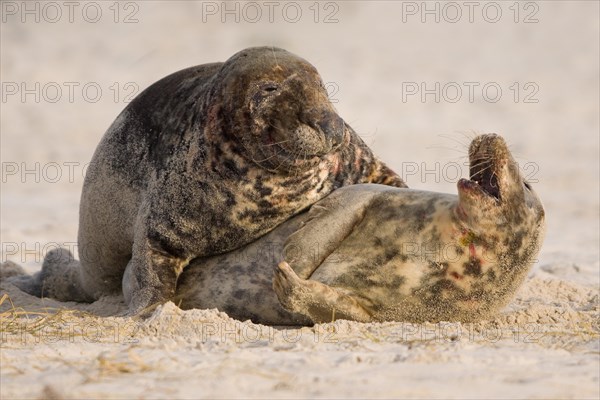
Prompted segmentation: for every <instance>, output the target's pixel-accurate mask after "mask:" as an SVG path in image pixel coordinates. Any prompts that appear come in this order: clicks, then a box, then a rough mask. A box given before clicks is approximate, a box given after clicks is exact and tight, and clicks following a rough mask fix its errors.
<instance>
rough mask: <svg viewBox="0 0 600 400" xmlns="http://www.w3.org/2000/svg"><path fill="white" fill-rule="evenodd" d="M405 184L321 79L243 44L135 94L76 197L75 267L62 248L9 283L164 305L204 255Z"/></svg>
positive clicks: (289, 58) (43, 291)
mask: <svg viewBox="0 0 600 400" xmlns="http://www.w3.org/2000/svg"><path fill="white" fill-rule="evenodd" d="M365 182H374V183H381V184H386V185H391V186H397V187H405V186H406V185H405V184H404V182H403V181H402V179H401V178H400V177H399V176H398V175H396V174H395V173H394V172H393V171H391V170H390V169H389V168H388V167H387V166H386V165H385V164H383V163H382V162H381V161H379V160H378V159H377V158H376V157H375V156H374V155H373V153H372V152H371V150H370V149H369V148H368V147H367V146H366V145H365V143H364V142H363V141H362V140H361V139H360V138H359V136H358V135H357V134H356V133H355V132H354V131H353V130H352V128H351V127H350V126H349V125H348V124H346V123H345V122H344V120H343V119H342V118H341V117H340V116H339V115H338V114H337V113H336V111H335V109H334V107H333V106H332V104H331V102H330V101H329V99H328V97H327V92H326V90H325V87H324V85H323V83H322V80H321V78H320V76H319V74H318V72H317V70H316V69H315V68H314V67H313V66H312V65H311V64H309V63H308V62H307V61H305V60H304V59H302V58H300V57H298V56H296V55H294V54H292V53H289V52H287V51H285V50H283V49H278V48H272V47H256V48H249V49H245V50H243V51H240V52H239V53H237V54H235V55H233V56H232V57H231V58H230V59H229V60H227V61H226V62H224V63H212V64H204V65H199V66H196V67H192V68H188V69H185V70H182V71H179V72H176V73H174V74H172V75H169V76H167V77H165V78H163V79H161V80H159V81H158V82H156V83H154V84H153V85H151V86H150V87H149V88H147V89H146V90H144V91H143V92H142V93H140V94H139V95H138V96H137V97H136V98H135V99H134V100H133V101H132V102H131V103H130V104H129V105H128V106H127V107H126V108H125V109H124V110H123V111H122V112H121V114H120V115H119V116H118V117H117V118H116V120H115V121H114V122H113V124H112V125H111V126H110V128H109V129H108V131H107V132H106V133H105V135H104V137H103V138H102V140H101V142H100V144H99V145H98V147H97V149H96V151H95V153H94V155H93V158H92V160H91V163H90V165H89V168H88V170H87V174H86V177H85V181H84V185H83V190H82V194H81V203H80V213H79V232H78V253H79V260H75V259H74V257H73V256H72V255H71V254H70V252H68V251H67V250H64V249H61V250H55V251H52V252H50V253H48V255H47V256H46V258H45V260H44V262H43V266H42V270H41V271H40V272H39V273H38V274H37V275H35V276H34V277H33V278H31V279H21V281H20V282H18V283H17V284H18V285H19V287H20V288H21V289H23V290H25V291H26V292H28V293H31V294H34V295H36V296H48V297H53V298H56V299H58V300H63V301H81V302H91V301H94V300H96V299H98V298H99V297H101V296H103V295H106V294H114V293H118V292H119V291H120V290H121V284H122V279H123V274H124V270H125V268H126V267H127V266H128V267H129V270H130V272H131V273H130V274H128V275H127V277H126V279H128V280H130V281H128V282H125V283H126V285H127V286H128V287H129V288H130V289H131V290H129V291H128V292H127V297H126V299H127V301H128V303H129V313H130V314H138V313H140V312H142V311H143V310H146V309H147V308H148V307H150V306H152V305H155V304H158V303H162V302H164V301H166V300H169V299H172V298H173V296H174V294H175V289H176V284H177V280H178V277H179V275H180V274H181V272H182V271H184V269H185V268H186V267H187V265H188V264H189V262H190V261H191V260H193V259H196V258H198V257H206V256H210V255H215V254H220V253H225V252H228V251H231V250H233V249H236V248H238V247H240V246H243V245H246V244H248V243H250V242H252V241H254V240H255V239H257V238H258V237H260V236H262V235H264V234H265V233H267V232H269V231H270V230H272V229H273V228H275V227H276V226H278V225H279V224H280V223H282V222H284V221H286V220H288V219H289V218H290V217H291V216H293V215H295V214H297V213H299V212H300V211H302V210H304V209H306V208H307V207H309V206H310V205H311V204H313V203H315V202H316V201H318V200H320V199H321V198H323V197H325V196H326V195H327V194H329V193H330V192H332V191H333V190H335V189H337V188H339V187H342V186H345V185H349V184H355V183H365Z"/></svg>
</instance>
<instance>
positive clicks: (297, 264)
mask: <svg viewBox="0 0 600 400" xmlns="http://www.w3.org/2000/svg"><path fill="white" fill-rule="evenodd" d="M367 188H368V189H367ZM384 190H389V187H385V186H380V185H353V186H346V187H343V188H341V189H338V190H336V191H334V192H333V193H332V194H330V195H329V196H327V197H326V198H324V199H323V200H321V201H319V202H318V203H316V204H314V205H313V206H312V207H311V209H310V210H309V212H308V219H307V220H306V221H305V222H304V223H303V224H302V226H301V227H300V229H298V230H297V231H296V232H294V233H293V234H291V235H290V236H289V237H288V239H287V240H286V242H285V247H284V250H283V255H284V259H285V261H287V262H288V263H289V264H290V265H293V268H294V271H295V272H296V274H298V276H299V277H300V278H302V279H308V278H310V276H311V275H312V274H313V272H314V271H315V270H316V269H317V268H318V267H319V265H321V263H322V262H323V260H325V259H326V258H327V257H328V256H329V255H330V254H331V253H332V252H333V251H334V250H335V249H336V248H337V247H338V246H339V244H340V243H341V242H342V241H343V240H344V239H345V238H346V237H348V235H350V233H351V232H352V230H353V229H354V226H355V225H356V224H358V223H359V222H360V221H361V220H362V218H363V216H364V214H365V210H366V209H367V207H368V205H369V203H370V202H371V200H372V199H373V197H374V196H376V195H377V194H378V193H380V192H381V191H384Z"/></svg>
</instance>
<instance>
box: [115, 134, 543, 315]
mask: <svg viewBox="0 0 600 400" xmlns="http://www.w3.org/2000/svg"><path fill="white" fill-rule="evenodd" d="M469 159H470V177H471V179H470V180H468V179H461V180H460V181H459V182H458V185H457V186H458V196H456V195H451V194H443V193H434V192H425V191H418V190H411V189H399V188H391V187H387V186H383V185H354V186H348V187H344V188H341V189H337V190H336V191H335V192H333V193H332V194H330V195H329V196H328V197H326V198H325V199H323V200H321V201H319V202H317V203H316V204H314V205H313V206H312V207H311V209H310V211H309V212H307V213H303V214H301V215H299V216H297V217H295V218H293V219H291V220H290V221H288V222H286V223H284V224H282V225H281V226H279V227H278V228H277V229H275V230H273V231H272V232H270V233H269V234H268V235H266V236H264V237H263V238H261V239H260V240H258V241H256V242H254V243H252V244H250V245H249V246H247V247H246V248H244V249H239V250H237V251H233V252H230V253H228V254H224V255H219V256H216V257H211V258H208V259H198V260H195V261H193V262H192V264H191V266H190V267H189V268H188V269H187V270H186V271H184V273H183V274H182V276H181V279H180V282H179V286H178V288H177V299H178V301H179V302H180V304H181V307H182V308H213V307H216V308H218V309H220V310H222V311H225V312H227V313H228V314H229V315H231V316H232V317H235V318H238V319H242V320H244V319H252V320H253V321H254V322H258V323H264V324H277V325H288V324H289V325H291V324H310V323H317V322H329V321H331V320H333V319H336V318H342V319H350V320H356V321H413V322H421V321H442V320H447V321H472V320H479V319H485V318H487V317H489V316H492V315H493V314H494V313H495V312H497V311H498V310H499V309H500V308H501V307H503V306H504V305H505V304H506V303H507V302H508V301H509V300H510V299H511V297H512V295H513V294H514V293H515V291H516V289H517V288H518V287H519V285H520V284H521V283H522V282H523V280H524V278H525V277H526V275H527V272H528V270H529V268H530V267H531V265H532V264H533V261H534V259H535V257H536V255H537V254H538V251H539V249H540V246H541V244H542V241H543V236H544V229H545V223H544V209H543V207H542V204H541V202H540V200H539V198H538V197H537V195H536V194H535V192H534V191H533V189H532V188H531V186H530V185H529V184H528V183H527V182H525V181H524V179H523V178H522V177H521V175H520V174H519V170H518V166H517V164H516V163H515V161H514V160H513V158H512V156H511V154H510V152H509V150H508V148H507V146H506V143H505V142H504V140H503V139H502V138H501V137H500V136H498V135H494V134H489V135H482V136H479V137H477V138H475V139H474V140H473V141H472V143H471V146H470V149H469ZM282 259H283V260H285V261H283V262H281V263H280V264H279V266H278V267H277V268H276V269H275V271H273V266H274V265H276V264H277V263H278V262H279V261H281V260H282ZM125 290H128V289H127V288H125ZM278 299H279V301H278Z"/></svg>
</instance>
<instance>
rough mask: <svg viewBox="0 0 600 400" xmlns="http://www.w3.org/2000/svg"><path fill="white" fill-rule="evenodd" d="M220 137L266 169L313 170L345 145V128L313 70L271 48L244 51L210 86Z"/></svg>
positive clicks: (237, 55)
mask: <svg viewBox="0 0 600 400" xmlns="http://www.w3.org/2000/svg"><path fill="white" fill-rule="evenodd" d="M212 96H213V98H212V99H211V100H210V101H209V107H210V106H211V105H216V104H218V107H220V110H218V113H219V114H220V116H221V120H222V121H223V122H224V125H225V126H224V131H223V134H225V135H228V136H229V137H230V138H231V139H232V140H235V141H236V142H239V143H241V144H242V146H243V148H244V154H243V155H244V156H245V157H247V158H249V159H250V160H251V161H252V162H254V163H256V164H258V165H259V166H261V167H263V168H265V169H271V170H281V169H283V170H289V169H294V168H297V167H301V166H302V165H306V164H308V165H312V164H313V163H316V162H318V161H319V159H320V158H322V156H323V155H325V154H327V153H329V152H331V151H332V150H334V149H336V148H337V147H339V146H340V145H341V144H342V143H343V142H344V136H345V133H344V132H345V124H344V121H343V120H342V118H340V117H339V116H338V115H337V113H336V111H335V109H334V107H333V105H332V104H331V102H330V101H329V99H328V96H327V91H326V89H325V87H324V85H323V82H322V80H321V77H320V76H319V73H318V72H317V70H316V69H315V68H314V67H313V66H312V65H311V64H309V63H308V62H307V61H305V60H304V59H302V58H300V57H297V56H295V55H294V54H291V53H289V52H287V51H285V50H283V49H279V48H273V47H255V48H249V49H246V50H243V51H240V52H239V53H237V54H235V55H233V56H232V57H231V58H230V59H229V60H227V61H226V62H225V63H224V64H223V66H222V68H221V70H220V71H219V72H218V73H217V75H216V76H215V78H214V81H213V90H212Z"/></svg>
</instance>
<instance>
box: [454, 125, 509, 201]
mask: <svg viewBox="0 0 600 400" xmlns="http://www.w3.org/2000/svg"><path fill="white" fill-rule="evenodd" d="M507 154H508V149H507V148H506V143H505V142H504V139H502V137H500V136H498V135H495V134H487V135H481V136H478V137H476V138H475V139H473V141H472V142H471V146H470V148H469V165H470V167H469V175H470V179H461V180H460V181H459V186H460V187H462V188H463V189H464V190H466V191H467V192H470V193H473V194H475V193H479V194H481V195H485V196H487V197H488V198H491V199H493V200H495V201H497V202H499V201H501V200H502V191H501V188H500V182H499V180H500V179H499V178H500V174H502V170H503V169H502V168H501V165H502V163H503V162H504V161H506V155H507Z"/></svg>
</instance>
